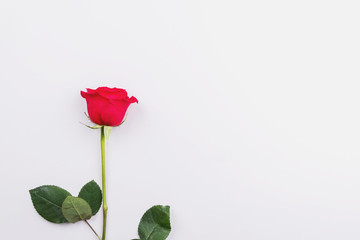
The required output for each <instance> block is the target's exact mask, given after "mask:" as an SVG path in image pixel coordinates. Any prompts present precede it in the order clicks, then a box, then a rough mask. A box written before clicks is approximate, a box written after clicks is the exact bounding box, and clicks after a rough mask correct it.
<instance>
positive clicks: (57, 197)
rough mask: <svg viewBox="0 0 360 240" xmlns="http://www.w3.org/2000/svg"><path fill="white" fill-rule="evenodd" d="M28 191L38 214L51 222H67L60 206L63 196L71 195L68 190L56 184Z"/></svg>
mask: <svg viewBox="0 0 360 240" xmlns="http://www.w3.org/2000/svg"><path fill="white" fill-rule="evenodd" d="M29 192H30V196H31V200H32V203H33V205H34V208H35V209H36V211H37V212H38V213H39V214H40V216H42V217H43V218H45V219H46V220H48V221H49V222H53V223H65V222H67V220H66V219H65V217H64V216H63V214H62V211H61V206H62V203H63V202H64V200H65V198H66V197H68V196H71V194H70V193H69V192H68V191H66V190H64V189H62V188H60V187H57V186H50V185H44V186H40V187H38V188H34V189H31V190H30V191H29Z"/></svg>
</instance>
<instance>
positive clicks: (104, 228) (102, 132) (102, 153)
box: [100, 126, 108, 240]
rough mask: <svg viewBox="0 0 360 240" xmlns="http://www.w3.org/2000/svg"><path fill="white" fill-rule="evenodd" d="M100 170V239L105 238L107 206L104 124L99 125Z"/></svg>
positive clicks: (103, 239)
mask: <svg viewBox="0 0 360 240" xmlns="http://www.w3.org/2000/svg"><path fill="white" fill-rule="evenodd" d="M100 143H101V172H102V194H103V233H102V240H105V235H106V217H107V211H108V206H107V203H106V186H105V132H104V126H102V127H101V137H100Z"/></svg>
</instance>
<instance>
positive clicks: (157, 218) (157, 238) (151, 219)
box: [138, 205, 171, 240]
mask: <svg viewBox="0 0 360 240" xmlns="http://www.w3.org/2000/svg"><path fill="white" fill-rule="evenodd" d="M170 231H171V226H170V207H169V206H161V205H157V206H153V207H152V208H150V209H149V210H147V211H146V212H145V214H144V215H143V216H142V218H141V220H140V224H139V228H138V233H139V236H140V240H165V239H166V238H167V236H168V235H169V233H170Z"/></svg>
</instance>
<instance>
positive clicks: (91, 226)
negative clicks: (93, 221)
mask: <svg viewBox="0 0 360 240" xmlns="http://www.w3.org/2000/svg"><path fill="white" fill-rule="evenodd" d="M84 221H85V222H86V224H87V225H88V226H89V227H90V229H91V230H92V231H93V232H94V233H95V235H96V236H97V238H98V239H99V240H101V238H100V237H99V235H98V234H97V233H96V232H95V230H94V229H93V228H92V226H91V225H90V224H89V223H88V221H86V220H84Z"/></svg>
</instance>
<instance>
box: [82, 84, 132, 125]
mask: <svg viewBox="0 0 360 240" xmlns="http://www.w3.org/2000/svg"><path fill="white" fill-rule="evenodd" d="M86 90H87V91H86V92H84V91H81V96H82V97H83V98H85V99H86V103H87V110H88V114H89V117H90V120H91V121H92V122H93V123H95V124H98V125H104V126H118V125H120V124H121V122H122V121H123V119H124V117H125V113H126V110H127V109H128V107H129V106H130V104H131V103H135V102H136V103H137V102H138V100H137V99H136V98H135V97H130V98H129V97H128V94H127V92H126V90H125V89H121V88H108V87H99V88H97V89H95V90H93V89H89V88H87V89H86Z"/></svg>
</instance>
